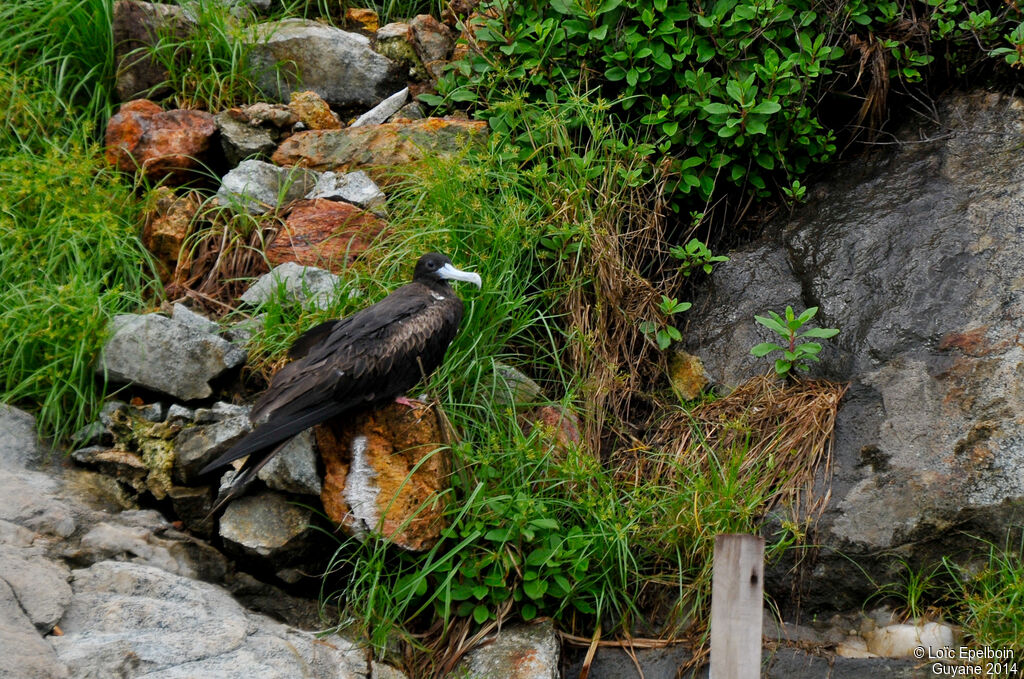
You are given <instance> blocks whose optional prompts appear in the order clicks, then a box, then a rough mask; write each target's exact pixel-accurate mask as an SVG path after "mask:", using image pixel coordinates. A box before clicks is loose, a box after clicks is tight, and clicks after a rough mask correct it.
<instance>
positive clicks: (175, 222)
mask: <svg viewBox="0 0 1024 679" xmlns="http://www.w3.org/2000/svg"><path fill="white" fill-rule="evenodd" d="M154 193H155V194H156V195H155V201H154V206H153V210H152V211H150V212H149V213H148V214H147V215H146V225H145V226H144V227H143V229H142V243H143V244H144V245H145V246H146V249H148V250H149V251H150V252H152V253H153V255H154V256H155V257H156V260H157V263H158V264H159V266H160V277H161V278H162V279H164V280H165V282H166V279H167V277H168V275H169V274H170V273H172V272H173V271H174V269H175V267H176V266H177V264H178V257H179V255H180V253H181V246H182V243H184V242H185V238H187V237H188V232H189V229H190V227H191V224H192V218H193V217H195V214H196V212H198V211H199V206H200V200H199V198H198V196H196V195H195V194H193V193H187V194H185V195H184V196H180V197H179V196H177V195H176V194H175V193H174V191H173V190H172V189H171V188H170V187H167V186H161V187H158V188H157V189H156V191H155V192H154Z"/></svg>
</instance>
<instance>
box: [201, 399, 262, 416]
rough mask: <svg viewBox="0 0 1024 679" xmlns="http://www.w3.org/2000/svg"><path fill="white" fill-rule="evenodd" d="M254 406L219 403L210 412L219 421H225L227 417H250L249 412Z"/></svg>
mask: <svg viewBox="0 0 1024 679" xmlns="http://www.w3.org/2000/svg"><path fill="white" fill-rule="evenodd" d="M251 409H252V406H244V405H238V404H237V403H228V402H227V401H217V402H216V403H214V404H213V407H212V408H210V412H212V413H213V416H214V417H216V418H218V419H224V418H225V417H239V416H241V415H245V416H246V417H248V416H249V411H250V410H251Z"/></svg>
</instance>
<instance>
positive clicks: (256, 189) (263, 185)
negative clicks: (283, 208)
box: [217, 160, 319, 215]
mask: <svg viewBox="0 0 1024 679" xmlns="http://www.w3.org/2000/svg"><path fill="white" fill-rule="evenodd" d="M318 178H319V175H318V174H317V173H315V172H309V171H307V170H304V169H302V168H299V167H296V168H285V167H279V166H278V165H273V164H271V163H267V162H264V161H262V160H243V161H242V162H241V163H239V164H238V166H237V167H235V168H234V169H232V170H231V171H230V172H228V173H227V174H226V175H224V176H223V177H222V178H221V183H220V188H218V189H217V197H218V199H219V200H220V201H221V202H222V203H224V204H226V205H228V206H230V207H232V208H235V209H239V210H242V211H245V212H249V213H251V214H254V215H259V214H263V213H264V212H267V211H269V210H273V209H274V208H276V207H278V206H279V205H281V204H283V203H287V202H289V201H293V200H298V199H299V198H302V197H303V196H305V195H306V194H307V193H309V192H310V191H311V190H312V189H313V187H314V186H316V180H317V179H318Z"/></svg>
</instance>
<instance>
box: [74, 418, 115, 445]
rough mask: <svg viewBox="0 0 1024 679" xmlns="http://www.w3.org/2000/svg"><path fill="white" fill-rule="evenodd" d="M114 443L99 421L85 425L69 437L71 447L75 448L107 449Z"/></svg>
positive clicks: (111, 436) (108, 431) (107, 430)
mask: <svg viewBox="0 0 1024 679" xmlns="http://www.w3.org/2000/svg"><path fill="white" fill-rule="evenodd" d="M113 442H114V437H113V435H112V434H111V433H110V430H109V429H107V428H106V426H104V424H103V423H102V422H100V421H98V420H97V421H96V422H93V423H92V424H87V425H85V426H84V427H82V428H81V429H79V430H78V431H76V432H75V433H74V434H72V435H71V445H72V446H75V447H77V448H86V447H89V446H102V447H109V446H110V444H112V443H113Z"/></svg>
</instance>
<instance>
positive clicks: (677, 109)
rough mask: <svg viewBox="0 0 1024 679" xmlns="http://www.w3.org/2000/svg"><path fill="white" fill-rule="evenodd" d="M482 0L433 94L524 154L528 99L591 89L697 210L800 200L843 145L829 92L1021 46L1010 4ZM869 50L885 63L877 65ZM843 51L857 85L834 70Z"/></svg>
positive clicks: (877, 87)
mask: <svg viewBox="0 0 1024 679" xmlns="http://www.w3.org/2000/svg"><path fill="white" fill-rule="evenodd" d="M480 9H481V13H480V15H478V16H477V17H475V18H474V19H472V20H471V21H470V26H469V30H470V33H471V34H472V36H473V41H474V44H475V46H476V47H478V49H471V50H470V52H469V54H468V55H467V56H466V57H465V58H464V59H463V60H462V61H460V62H457V63H455V64H453V65H452V67H451V70H450V71H449V72H448V73H447V74H446V75H445V76H444V77H443V78H442V79H441V81H440V82H439V83H438V88H437V89H438V95H437V96H430V95H424V96H421V99H422V100H424V101H426V102H427V103H430V104H433V105H444V106H447V107H451V106H459V105H469V106H471V107H476V109H477V115H479V116H480V117H482V118H486V119H488V120H489V121H490V123H491V126H492V128H493V129H494V130H495V132H497V133H498V134H501V135H507V136H508V137H509V138H510V139H512V140H513V141H516V143H517V144H518V146H519V148H520V151H521V152H522V153H523V154H528V149H529V147H530V144H529V143H528V140H529V138H530V135H531V134H532V133H533V129H534V127H535V126H534V122H535V121H533V120H531V119H530V118H529V117H524V116H522V115H521V113H522V107H521V106H520V105H519V104H521V102H523V101H542V100H543V101H548V102H564V101H568V100H570V99H571V98H572V97H573V96H574V93H575V92H577V91H588V90H593V91H595V92H596V93H597V94H598V95H599V96H600V97H603V98H604V100H605V101H606V103H605V105H606V106H607V107H608V108H609V110H610V111H611V112H612V113H613V114H615V115H616V116H618V119H619V124H620V125H622V126H623V128H624V130H625V131H626V136H627V137H630V136H631V137H633V138H635V139H645V140H647V139H650V140H652V141H653V142H654V143H656V145H657V151H658V153H659V154H669V155H670V156H671V158H672V165H673V169H674V171H675V172H676V173H678V177H677V180H676V185H675V187H674V190H673V194H674V196H675V201H674V207H676V208H687V209H698V210H700V209H703V208H704V207H705V206H706V205H707V204H708V201H709V200H711V198H712V196H713V195H714V194H715V193H716V191H721V190H724V189H728V187H733V189H740V190H742V191H744V192H746V193H749V194H753V195H754V196H755V197H756V198H758V199H762V198H766V197H769V196H771V195H773V194H785V195H787V196H788V197H789V198H790V199H794V200H799V199H800V197H802V194H803V187H802V186H801V185H800V184H799V180H800V179H801V178H802V177H803V176H804V175H805V174H806V172H807V170H808V169H809V168H810V167H811V166H812V165H813V164H815V163H821V162H824V161H827V160H829V159H830V158H831V157H832V156H833V155H834V154H835V152H836V136H835V132H834V131H833V130H830V129H827V128H826V127H825V125H824V124H823V123H822V121H821V117H820V115H819V105H820V103H821V101H822V99H823V97H825V96H826V95H827V94H828V93H835V94H836V95H837V96H839V97H843V98H845V97H847V96H848V94H847V92H846V90H848V89H849V88H851V87H856V86H858V85H859V86H861V87H863V88H864V90H863V91H865V92H866V94H864V95H863V96H862V98H864V99H865V100H866V101H865V106H867V105H868V104H870V103H872V101H873V100H875V99H876V98H881V99H884V93H885V92H886V91H888V89H889V83H888V79H894V80H900V81H903V82H905V83H912V82H915V81H918V80H921V78H922V77H923V75H924V73H925V72H926V70H927V69H928V68H929V67H930V65H931V64H932V62H933V61H934V60H935V58H936V54H940V55H942V56H943V58H944V60H945V61H946V62H947V63H950V64H952V65H954V66H955V67H956V68H957V69H959V70H960V72H961V73H963V72H966V71H967V70H969V69H971V68H974V67H976V65H977V64H978V63H979V61H981V60H985V59H990V58H991V57H992V56H1005V58H1006V61H1007V62H1008V63H1010V64H1017V63H1018V62H1019V60H1020V54H1021V53H1022V51H1024V33H1022V31H1024V28H1021V27H1020V21H1021V18H1022V15H1021V10H1020V9H1019V8H1018V7H1017V5H1016V4H1015V3H1007V4H999V5H997V6H995V7H989V6H988V4H986V3H982V2H979V1H976V0H961V1H956V0H927V2H907V3H896V2H889V1H884V0H846V1H845V2H829V3H819V2H813V1H812V0H767V1H765V0H715V1H713V2H709V3H700V4H691V3H673V2H668V0H600V1H599V0H594V1H593V2H591V1H589V0H556V1H554V2H550V3H541V2H510V1H509V0H491V1H490V2H485V3H483V5H481V8H480ZM848 36H854V38H850V39H848ZM1007 43H1009V44H1010V46H1009V47H1007V46H1006V44H1007ZM979 46H980V47H981V49H980V50H979V49H978V47H979ZM844 58H845V61H843V60H844ZM874 60H880V63H881V64H883V67H882V69H881V75H880V76H879V75H877V72H876V76H872V71H871V70H870V69H868V68H867V65H869V64H872V63H874ZM858 62H859V64H858ZM841 63H843V64H847V65H850V66H852V68H853V70H854V72H857V73H859V74H858V75H857V78H856V82H851V81H850V80H847V79H845V77H844V76H843V75H842V74H841V73H838V72H837V71H836V68H837V66H838V65H839V64H841ZM858 68H859V69H860V70H859V71H858V70H857V69H858ZM873 77H875V78H876V81H872V78H873ZM879 78H882V79H885V82H881V81H879V80H878V79H879ZM862 80H863V82H862ZM881 105H883V106H884V102H881ZM853 110H854V111H856V108H854V109H853ZM865 111H866V109H862V111H861V113H859V114H857V115H856V116H851V119H850V122H851V123H852V124H854V125H859V124H860V123H861V122H862V120H863V117H864V115H865ZM878 122H879V123H880V122H881V121H878ZM524 159H525V155H524Z"/></svg>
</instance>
